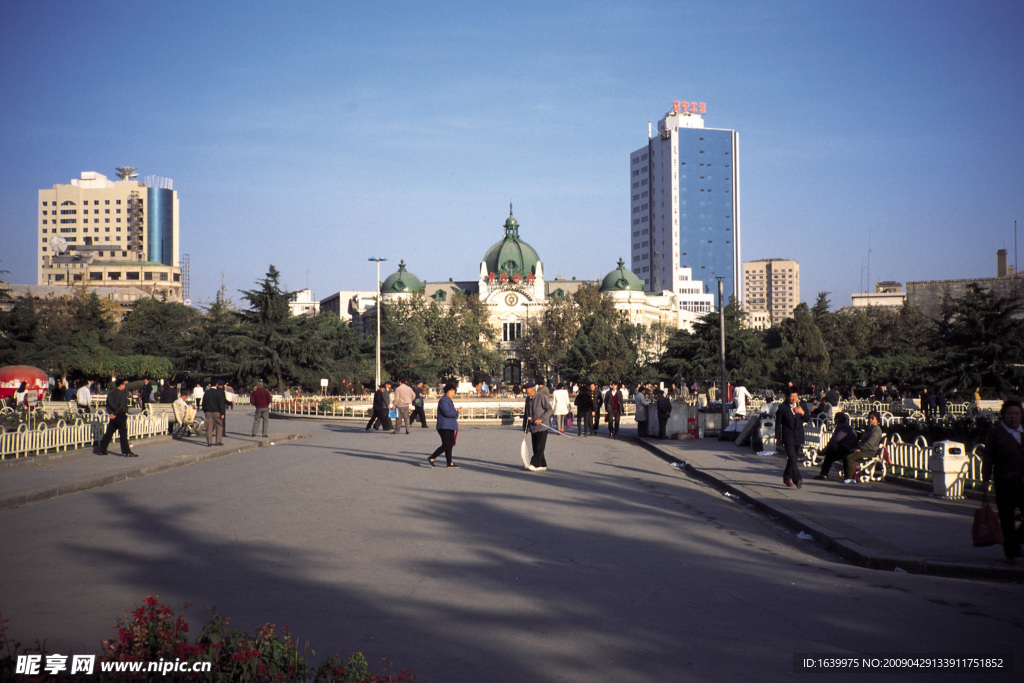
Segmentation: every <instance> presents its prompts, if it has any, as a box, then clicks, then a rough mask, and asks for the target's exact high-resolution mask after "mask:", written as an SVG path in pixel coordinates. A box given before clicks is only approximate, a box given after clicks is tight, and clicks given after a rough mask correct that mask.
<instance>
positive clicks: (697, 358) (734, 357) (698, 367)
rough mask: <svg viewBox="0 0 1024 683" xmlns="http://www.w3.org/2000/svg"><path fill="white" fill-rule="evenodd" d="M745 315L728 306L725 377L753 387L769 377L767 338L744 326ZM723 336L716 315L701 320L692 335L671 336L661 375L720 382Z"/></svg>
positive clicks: (734, 305) (683, 332)
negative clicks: (720, 347)
mask: <svg viewBox="0 0 1024 683" xmlns="http://www.w3.org/2000/svg"><path fill="white" fill-rule="evenodd" d="M745 315H746V314H745V313H744V311H743V310H742V309H741V308H740V307H739V305H738V304H737V303H736V302H735V301H730V302H729V305H728V306H726V307H725V368H726V378H727V380H729V381H732V380H734V379H739V380H742V381H743V382H745V383H747V384H749V385H752V386H757V385H762V384H764V383H766V382H767V381H768V375H769V358H768V354H767V352H766V350H765V343H764V335H763V334H762V333H761V332H759V331H757V330H751V329H748V328H746V327H744V326H743V320H744V317H745ZM720 337H721V333H720V331H719V316H718V313H717V312H711V313H708V314H706V315H704V316H703V317H701V318H700V320H698V321H697V322H696V323H695V324H694V327H693V332H690V331H688V330H676V331H675V332H673V333H672V334H671V335H670V336H669V338H668V342H667V344H666V349H665V353H664V354H663V355H662V358H661V363H660V367H661V371H662V375H663V376H668V377H672V378H686V379H688V380H691V379H696V380H701V381H713V382H717V381H719V379H720V377H721V374H722V372H721V359H720V351H719V342H720Z"/></svg>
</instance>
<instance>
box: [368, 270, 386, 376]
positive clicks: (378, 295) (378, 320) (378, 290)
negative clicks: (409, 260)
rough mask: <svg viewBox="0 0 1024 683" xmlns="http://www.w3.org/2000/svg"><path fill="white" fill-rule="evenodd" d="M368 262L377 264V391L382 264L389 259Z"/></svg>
mask: <svg viewBox="0 0 1024 683" xmlns="http://www.w3.org/2000/svg"><path fill="white" fill-rule="evenodd" d="M367 261H376V262H377V383H376V384H374V385H373V390H374V391H376V390H377V387H379V386H380V262H381V261H387V259H386V258H382V257H378V256H374V257H371V258H368V259H367Z"/></svg>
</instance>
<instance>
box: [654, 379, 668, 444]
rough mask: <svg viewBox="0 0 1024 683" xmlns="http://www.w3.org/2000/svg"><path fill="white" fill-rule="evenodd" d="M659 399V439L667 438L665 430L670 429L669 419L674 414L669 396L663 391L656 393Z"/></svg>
mask: <svg viewBox="0 0 1024 683" xmlns="http://www.w3.org/2000/svg"><path fill="white" fill-rule="evenodd" d="M654 393H655V395H656V396H657V397H658V400H657V405H658V438H659V439H664V438H665V428H666V427H668V418H669V416H670V415H671V414H672V401H670V400H669V398H668V396H666V395H665V392H664V391H662V390H661V389H658V390H657V391H656V392H654Z"/></svg>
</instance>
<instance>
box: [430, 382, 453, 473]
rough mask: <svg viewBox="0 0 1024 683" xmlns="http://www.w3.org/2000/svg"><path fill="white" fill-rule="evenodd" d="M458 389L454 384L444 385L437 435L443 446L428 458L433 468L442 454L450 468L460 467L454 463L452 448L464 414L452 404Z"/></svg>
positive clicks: (439, 406) (439, 408)
mask: <svg viewBox="0 0 1024 683" xmlns="http://www.w3.org/2000/svg"><path fill="white" fill-rule="evenodd" d="M457 389H458V386H457V385H456V384H455V383H454V382H449V383H448V384H446V385H444V396H442V397H441V400H440V401H438V402H437V433H438V435H439V436H440V437H441V445H440V446H438V447H437V450H436V451H434V452H433V453H432V454H431V455H430V457H429V458H427V462H429V463H430V466H431V467H433V466H434V460H436V459H437V456H439V455H441V454H442V453H444V457H445V459H446V460H447V461H448V467H458V465H456V464H455V463H454V462H452V447H453V446H454V445H455V433H456V432H457V431H458V430H459V413H461V412H462V408H456V407H455V404H454V403H453V402H452V399H454V398H455V392H456V390H457Z"/></svg>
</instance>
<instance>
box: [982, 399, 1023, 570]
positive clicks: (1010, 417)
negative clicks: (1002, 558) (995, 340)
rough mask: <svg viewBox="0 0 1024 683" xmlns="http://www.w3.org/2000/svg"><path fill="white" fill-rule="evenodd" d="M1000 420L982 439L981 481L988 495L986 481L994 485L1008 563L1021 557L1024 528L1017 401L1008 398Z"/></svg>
mask: <svg viewBox="0 0 1024 683" xmlns="http://www.w3.org/2000/svg"><path fill="white" fill-rule="evenodd" d="M1000 415H1001V417H1002V420H1000V421H999V424H997V425H996V426H994V427H992V429H991V430H990V431H989V433H988V436H986V437H985V454H984V456H983V458H982V463H981V478H982V481H984V482H985V493H986V494H988V488H989V482H990V481H992V480H994V481H995V484H996V509H997V510H998V511H999V525H1000V526H1001V527H1002V529H1003V553H1004V554H1005V555H1006V559H1007V561H1009V562H1014V561H1016V559H1017V558H1018V557H1020V554H1021V540H1022V539H1024V531H1022V529H1024V527H1018V526H1017V521H1016V516H1017V510H1021V511H1024V444H1022V441H1024V439H1022V438H1021V435H1022V433H1024V428H1022V427H1021V420H1022V416H1024V407H1022V406H1021V402H1020V399H1009V400H1007V401H1005V402H1004V403H1003V409H1002V410H1001V411H1000Z"/></svg>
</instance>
